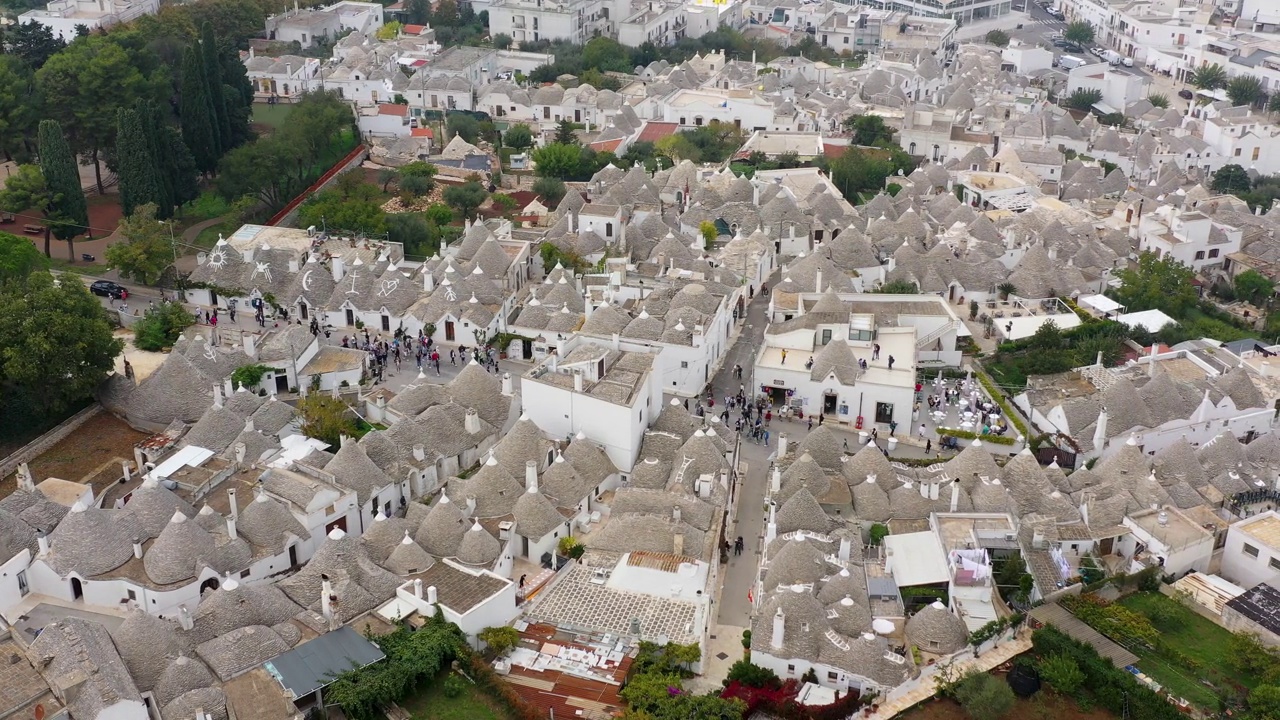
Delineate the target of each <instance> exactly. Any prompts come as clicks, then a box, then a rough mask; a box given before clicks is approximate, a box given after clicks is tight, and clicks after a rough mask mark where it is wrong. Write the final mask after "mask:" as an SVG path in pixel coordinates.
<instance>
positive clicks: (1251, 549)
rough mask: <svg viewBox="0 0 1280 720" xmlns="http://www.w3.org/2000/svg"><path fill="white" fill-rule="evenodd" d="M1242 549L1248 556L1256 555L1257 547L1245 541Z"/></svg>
mask: <svg viewBox="0 0 1280 720" xmlns="http://www.w3.org/2000/svg"><path fill="white" fill-rule="evenodd" d="M1242 550H1243V551H1244V554H1245V555H1248V556H1249V557H1258V548H1256V547H1254V546H1252V545H1250V544H1249V543H1245V545H1244V547H1243V548H1242Z"/></svg>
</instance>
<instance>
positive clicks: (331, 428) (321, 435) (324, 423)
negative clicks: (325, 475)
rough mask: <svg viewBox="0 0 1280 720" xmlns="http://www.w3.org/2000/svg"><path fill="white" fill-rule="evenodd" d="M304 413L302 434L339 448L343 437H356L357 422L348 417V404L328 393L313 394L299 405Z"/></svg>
mask: <svg viewBox="0 0 1280 720" xmlns="http://www.w3.org/2000/svg"><path fill="white" fill-rule="evenodd" d="M298 409H299V410H300V411H301V412H302V428H301V429H302V434H303V435H306V436H307V437H309V438H315V439H316V440H320V441H322V442H326V443H329V445H330V446H331V447H334V448H337V447H340V446H341V445H342V436H344V435H346V436H350V437H354V436H355V432H356V423H355V420H354V419H352V418H351V417H349V416H348V415H347V412H348V411H349V410H350V408H348V407H347V404H346V403H344V402H342V401H341V400H339V399H338V398H335V397H333V396H332V395H329V394H327V393H311V394H310V395H307V396H306V397H305V398H303V399H302V402H301V403H300V404H299V405H298Z"/></svg>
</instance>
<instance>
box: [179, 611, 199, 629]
mask: <svg viewBox="0 0 1280 720" xmlns="http://www.w3.org/2000/svg"><path fill="white" fill-rule="evenodd" d="M178 625H179V626H180V627H181V628H182V629H183V630H190V629H191V628H193V627H195V621H194V620H192V618H191V611H190V610H188V609H187V606H186V605H179V606H178Z"/></svg>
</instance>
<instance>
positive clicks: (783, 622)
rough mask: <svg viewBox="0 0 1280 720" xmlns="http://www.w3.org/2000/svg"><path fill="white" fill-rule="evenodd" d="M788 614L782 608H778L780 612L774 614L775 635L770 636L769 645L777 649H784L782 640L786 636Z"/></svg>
mask: <svg viewBox="0 0 1280 720" xmlns="http://www.w3.org/2000/svg"><path fill="white" fill-rule="evenodd" d="M786 628H787V616H786V615H785V614H784V613H783V612H782V608H778V612H776V613H774V614H773V637H771V638H769V646H770V647H772V648H773V649H775V650H781V649H782V642H783V640H784V639H785V637H786V632H787V630H786Z"/></svg>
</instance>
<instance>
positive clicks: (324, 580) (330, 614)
mask: <svg viewBox="0 0 1280 720" xmlns="http://www.w3.org/2000/svg"><path fill="white" fill-rule="evenodd" d="M337 599H338V597H337V596H336V595H334V594H333V583H332V582H330V581H329V576H328V575H321V576H320V611H321V613H322V614H323V615H324V619H325V620H328V621H329V622H330V623H332V622H333V618H334V615H335V614H336V613H335V612H334V604H335V603H334V601H336V600H337Z"/></svg>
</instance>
